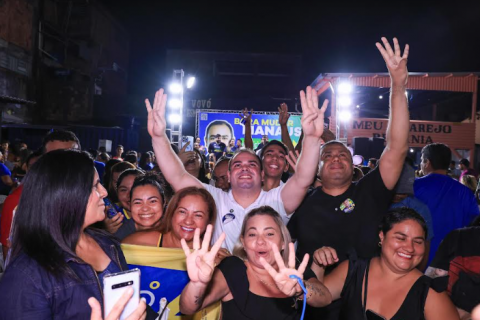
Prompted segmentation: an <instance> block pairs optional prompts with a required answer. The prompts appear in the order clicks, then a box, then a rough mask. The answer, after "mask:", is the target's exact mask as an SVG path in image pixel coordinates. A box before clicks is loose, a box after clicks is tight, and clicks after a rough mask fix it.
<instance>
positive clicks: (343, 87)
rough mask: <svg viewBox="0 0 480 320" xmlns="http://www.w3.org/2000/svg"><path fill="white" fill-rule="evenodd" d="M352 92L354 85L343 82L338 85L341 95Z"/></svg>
mask: <svg viewBox="0 0 480 320" xmlns="http://www.w3.org/2000/svg"><path fill="white" fill-rule="evenodd" d="M351 92H352V85H351V84H350V83H348V82H341V83H340V84H339V85H338V93H339V94H350V93H351Z"/></svg>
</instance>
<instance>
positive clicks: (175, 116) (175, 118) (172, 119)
mask: <svg viewBox="0 0 480 320" xmlns="http://www.w3.org/2000/svg"><path fill="white" fill-rule="evenodd" d="M168 121H169V122H170V123H171V124H180V123H181V122H182V118H180V115H179V114H171V115H170V116H169V117H168Z"/></svg>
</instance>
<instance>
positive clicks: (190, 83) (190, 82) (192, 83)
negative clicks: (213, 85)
mask: <svg viewBox="0 0 480 320" xmlns="http://www.w3.org/2000/svg"><path fill="white" fill-rule="evenodd" d="M194 84H195V77H190V78H188V80H187V88H188V89H190V88H192V87H193V85H194Z"/></svg>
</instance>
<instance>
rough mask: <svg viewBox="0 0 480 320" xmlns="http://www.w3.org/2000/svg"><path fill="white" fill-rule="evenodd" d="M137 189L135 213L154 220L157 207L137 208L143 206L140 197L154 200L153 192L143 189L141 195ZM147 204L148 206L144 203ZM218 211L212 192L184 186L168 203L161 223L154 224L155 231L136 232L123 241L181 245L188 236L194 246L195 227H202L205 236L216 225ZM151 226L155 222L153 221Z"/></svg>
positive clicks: (157, 245) (140, 243)
mask: <svg viewBox="0 0 480 320" xmlns="http://www.w3.org/2000/svg"><path fill="white" fill-rule="evenodd" d="M138 197H139V199H137V192H136V191H135V192H132V215H133V219H134V220H135V219H136V218H135V216H136V215H138V219H139V220H140V219H143V220H144V221H153V220H155V219H154V218H153V217H154V216H156V215H155V213H154V212H155V210H154V209H153V207H152V208H150V209H149V210H147V208H144V209H142V210H143V211H138V213H134V212H137V210H136V209H134V208H135V207H136V204H135V203H136V202H138V205H139V206H140V203H141V200H140V198H143V199H145V200H144V201H148V200H147V199H153V198H152V197H153V193H149V190H142V193H141V194H139V195H138ZM143 207H145V206H143ZM216 217H217V211H216V206H215V201H214V200H213V198H212V196H211V195H210V193H208V191H206V190H205V189H202V188H197V187H188V188H185V189H181V190H179V191H178V192H176V193H175V194H174V196H173V197H172V199H171V200H170V203H169V204H168V207H167V210H166V212H165V216H164V218H163V219H162V222H161V223H159V224H156V223H154V224H153V226H152V227H151V228H153V229H155V230H150V231H140V232H136V233H134V234H132V235H130V236H128V237H127V238H125V239H124V240H123V241H122V243H127V244H136V245H144V246H154V247H163V248H181V247H182V246H181V243H180V241H181V240H182V239H185V241H186V242H187V244H188V245H189V246H190V247H192V243H193V236H194V233H195V229H197V228H198V229H200V234H201V236H202V237H203V234H204V233H205V230H206V228H207V225H208V224H215V219H216ZM150 225H151V224H150Z"/></svg>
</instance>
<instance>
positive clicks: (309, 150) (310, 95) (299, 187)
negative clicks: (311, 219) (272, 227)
mask: <svg viewBox="0 0 480 320" xmlns="http://www.w3.org/2000/svg"><path fill="white" fill-rule="evenodd" d="M300 101H301V104H302V112H303V116H302V130H303V133H304V135H305V137H304V138H303V142H302V144H303V146H302V153H301V154H300V157H299V158H298V161H297V171H296V172H295V174H294V175H293V176H292V177H291V178H290V179H289V180H288V181H287V183H286V184H285V186H284V187H283V190H282V201H283V206H284V207H285V211H286V212H287V214H291V213H293V212H294V211H295V210H296V209H297V208H298V206H299V205H300V203H301V202H302V201H303V198H304V197H305V195H306V193H307V190H308V187H310V185H311V184H312V182H313V179H314V178H315V176H316V174H317V168H318V161H319V158H320V145H321V141H322V140H321V136H322V134H323V127H324V124H323V116H324V114H325V110H326V109H327V105H328V100H325V102H324V103H323V106H322V108H321V109H319V108H318V96H317V92H316V91H315V90H313V89H312V88H310V87H307V93H306V94H305V92H303V91H300Z"/></svg>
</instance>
